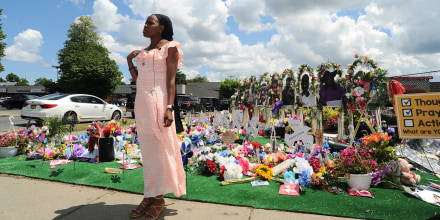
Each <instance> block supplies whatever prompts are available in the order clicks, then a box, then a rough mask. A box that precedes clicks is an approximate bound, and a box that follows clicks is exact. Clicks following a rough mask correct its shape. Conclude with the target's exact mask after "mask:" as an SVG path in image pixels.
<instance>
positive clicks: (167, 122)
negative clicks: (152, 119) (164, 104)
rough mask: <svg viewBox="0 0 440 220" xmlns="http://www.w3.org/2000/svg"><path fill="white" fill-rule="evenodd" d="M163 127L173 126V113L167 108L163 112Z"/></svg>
mask: <svg viewBox="0 0 440 220" xmlns="http://www.w3.org/2000/svg"><path fill="white" fill-rule="evenodd" d="M163 123H164V127H169V126H171V124H173V111H172V110H171V109H169V108H167V109H166V110H165V115H164V117H163Z"/></svg>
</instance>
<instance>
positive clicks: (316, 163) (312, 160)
mask: <svg viewBox="0 0 440 220" xmlns="http://www.w3.org/2000/svg"><path fill="white" fill-rule="evenodd" d="M309 164H310V166H312V168H313V172H315V173H318V172H319V168H321V162H320V161H319V160H318V159H316V158H314V157H311V158H310V160H309Z"/></svg>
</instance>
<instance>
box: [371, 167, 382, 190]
mask: <svg viewBox="0 0 440 220" xmlns="http://www.w3.org/2000/svg"><path fill="white" fill-rule="evenodd" d="M382 177H383V169H379V170H378V171H376V172H374V173H373V174H372V175H371V185H373V186H374V185H376V184H378V183H379V182H380V181H381V180H382Z"/></svg>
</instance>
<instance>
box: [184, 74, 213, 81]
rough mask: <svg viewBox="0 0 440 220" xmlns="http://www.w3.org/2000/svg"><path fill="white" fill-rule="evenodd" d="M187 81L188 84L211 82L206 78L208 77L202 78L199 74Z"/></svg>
mask: <svg viewBox="0 0 440 220" xmlns="http://www.w3.org/2000/svg"><path fill="white" fill-rule="evenodd" d="M186 81H187V82H209V80H208V79H207V78H206V76H200V74H198V75H197V76H196V77H194V78H193V79H188V80H186Z"/></svg>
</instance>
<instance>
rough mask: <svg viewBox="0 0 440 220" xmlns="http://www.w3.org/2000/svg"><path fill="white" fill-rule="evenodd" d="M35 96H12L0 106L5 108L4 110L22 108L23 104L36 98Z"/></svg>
mask: <svg viewBox="0 0 440 220" xmlns="http://www.w3.org/2000/svg"><path fill="white" fill-rule="evenodd" d="M37 97H38V96H36V95H24V94H20V95H14V96H12V97H11V98H9V99H6V100H4V101H3V102H2V106H3V107H6V109H13V108H22V107H23V104H24V103H25V102H26V101H27V100H30V99H34V98H37Z"/></svg>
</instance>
